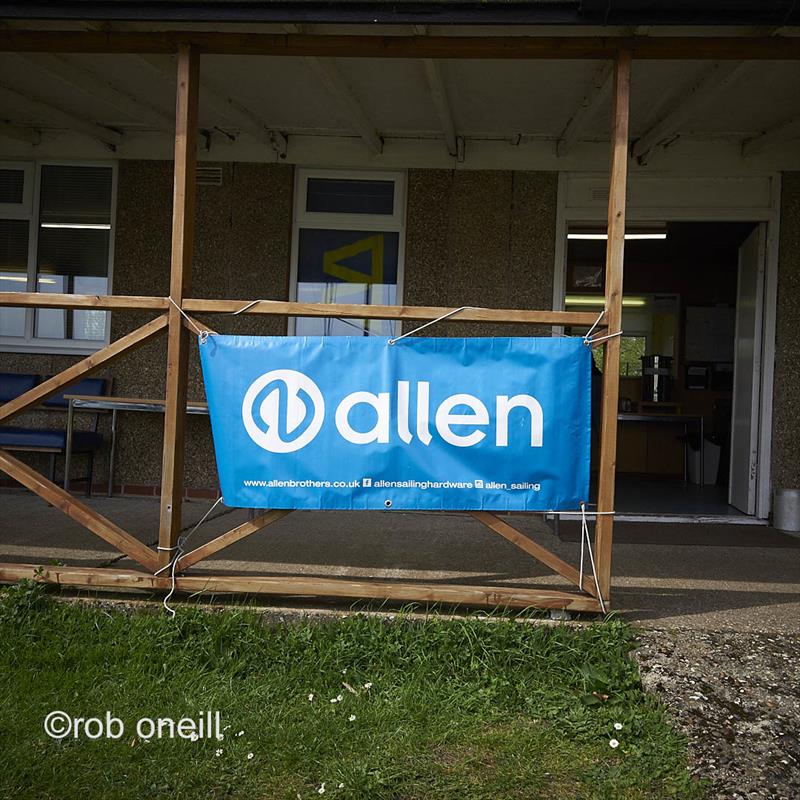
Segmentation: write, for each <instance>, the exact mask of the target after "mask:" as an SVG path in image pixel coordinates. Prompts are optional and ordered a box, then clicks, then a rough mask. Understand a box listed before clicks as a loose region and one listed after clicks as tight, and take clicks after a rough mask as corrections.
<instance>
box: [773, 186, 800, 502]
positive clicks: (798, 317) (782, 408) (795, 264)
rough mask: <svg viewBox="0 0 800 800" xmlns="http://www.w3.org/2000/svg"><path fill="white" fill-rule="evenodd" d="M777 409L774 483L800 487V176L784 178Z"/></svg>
mask: <svg viewBox="0 0 800 800" xmlns="http://www.w3.org/2000/svg"><path fill="white" fill-rule="evenodd" d="M781 194H782V196H781V222H780V225H781V229H780V252H779V269H778V308H777V320H776V322H777V324H776V332H775V392H774V397H773V410H772V485H773V487H777V488H800V172H788V173H784V174H783V181H782V193H781Z"/></svg>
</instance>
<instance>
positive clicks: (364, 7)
mask: <svg viewBox="0 0 800 800" xmlns="http://www.w3.org/2000/svg"><path fill="white" fill-rule="evenodd" d="M0 17H5V18H7V19H18V20H20V19H25V20H64V21H67V20H96V21H102V20H108V21H127V22H177V23H191V22H219V23H224V22H239V23H242V22H252V23H256V22H273V23H275V22H296V23H322V24H324V23H328V24H336V23H351V24H352V23H357V24H374V23H380V24H406V25H408V24H428V25H458V24H461V25H473V24H475V25H477V24H481V25H492V24H497V25H768V26H781V25H792V24H794V25H798V24H800V3H797V2H795V0H693V1H692V2H689V0H684V2H674V1H673V2H668V1H667V0H538V1H535V0H496V1H495V2H488V1H487V0H478V1H476V2H468V1H467V2H465V1H464V0H438V1H437V2H408V0H373V2H341V0H340V2H316V1H315V0H306V2H303V0H299V1H298V0H295V2H280V1H278V2H264V0H235V1H233V2H228V1H227V0H206V2H184V1H182V0H141V1H140V2H131V1H130V0H72V2H53V1H52V0H50V1H49V2H45V1H43V0H28V1H27V2H0Z"/></svg>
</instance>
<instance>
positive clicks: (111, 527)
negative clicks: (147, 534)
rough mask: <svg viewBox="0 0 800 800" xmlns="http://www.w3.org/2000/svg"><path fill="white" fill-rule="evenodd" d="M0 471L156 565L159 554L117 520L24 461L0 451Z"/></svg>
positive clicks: (135, 556) (126, 550)
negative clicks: (121, 525)
mask: <svg viewBox="0 0 800 800" xmlns="http://www.w3.org/2000/svg"><path fill="white" fill-rule="evenodd" d="M0 470H2V471H3V472H5V473H6V474H7V475H10V476H11V477H12V478H14V480H16V481H19V482H20V483H21V484H22V485H23V486H24V487H25V488H27V489H30V491H32V492H34V493H35V494H38V495H39V497H41V498H42V499H43V500H46V501H47V502H48V503H50V504H51V505H52V506H54V507H55V508H57V509H58V510H59V511H63V512H64V513H65V514H66V515H67V516H68V517H69V518H70V519H73V520H75V522H78V523H79V524H81V525H83V527H84V528H88V529H89V530H90V531H91V532H92V533H94V534H97V536H99V537H100V538H101V539H103V540H105V541H106V542H108V543H109V544H110V545H112V546H114V547H116V548H117V550H119V551H120V552H121V553H124V554H125V555H126V556H128V557H129V558H132V559H133V560H134V561H136V562H137V563H138V564H141V565H142V566H143V567H145V569H151V570H153V569H155V568H156V562H157V558H156V554H155V552H153V550H151V549H150V548H149V547H148V546H147V545H145V544H143V543H142V542H140V541H139V540H138V539H136V538H134V537H133V536H131V535H130V534H129V533H128V532H127V531H124V530H123V529H122V528H120V527H119V525H117V524H116V523H114V522H111V520H109V519H106V518H105V517H104V516H103V515H102V514H98V513H97V512H96V511H95V510H94V509H93V508H90V507H89V506H87V505H86V504H85V503H82V502H81V501H80V500H78V499H77V498H76V497H73V496H72V495H71V494H70V493H69V492H66V491H64V489H62V488H61V487H60V486H56V485H55V484H54V483H52V482H51V481H49V480H47V478H45V477H44V476H43V475H40V474H39V473H38V472H36V470H34V469H31V468H30V467H29V466H28V465H27V464H23V463H22V461H19V460H17V459H16V458H14V457H13V456H11V455H9V454H8V453H7V452H6V451H5V450H0ZM21 522H22V521H21ZM24 524H28V525H30V524H31V521H30V520H28V521H27V523H24Z"/></svg>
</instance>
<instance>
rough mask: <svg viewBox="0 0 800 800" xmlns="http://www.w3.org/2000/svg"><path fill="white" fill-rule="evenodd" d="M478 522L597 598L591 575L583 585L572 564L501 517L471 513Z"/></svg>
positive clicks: (486, 513)
mask: <svg viewBox="0 0 800 800" xmlns="http://www.w3.org/2000/svg"><path fill="white" fill-rule="evenodd" d="M470 513H471V514H472V516H473V517H475V519H477V520H478V522H482V523H483V524H484V525H485V526H486V527H487V528H491V529H492V530H493V531H494V532H495V533H499V534H500V536H502V537H503V538H504V539H508V541H509V542H511V544H513V545H516V546H517V547H519V549H520V550H524V551H525V552H526V553H527V554H528V555H531V556H533V557H534V558H535V559H536V560H537V561H541V562H542V564H544V565H545V566H547V567H550V569H552V570H553V572H557V573H558V574H559V575H561V577H562V578H566V579H567V580H568V581H570V583H574V584H575V585H576V586H578V587H580V588H581V589H583V591H584V592H588V593H589V594H590V595H592V597H597V588H596V587H595V585H594V580H593V579H592V576H591V575H584V576H583V584H581V574H580V572H579V571H578V570H577V569H575V567H573V566H572V565H571V564H568V563H567V562H566V561H564V559H563V558H560V557H559V556H557V555H556V554H555V553H553V552H551V551H550V550H548V549H547V548H546V547H542V545H540V544H537V543H536V542H534V541H533V540H532V539H529V538H528V537H527V536H525V534H523V533H520V532H519V531H518V530H517V529H516V528H514V527H512V526H511V525H509V524H508V523H507V522H503V520H501V519H500V518H499V517H497V516H495V515H494V514H491V513H489V512H488V511H471V512H470Z"/></svg>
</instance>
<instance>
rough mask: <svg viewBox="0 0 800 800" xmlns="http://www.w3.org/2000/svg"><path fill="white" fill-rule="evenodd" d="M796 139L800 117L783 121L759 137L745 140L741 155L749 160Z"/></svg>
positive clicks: (799, 131)
mask: <svg viewBox="0 0 800 800" xmlns="http://www.w3.org/2000/svg"><path fill="white" fill-rule="evenodd" d="M797 138H800V116H797V117H792V118H790V119H787V120H784V121H783V122H780V123H778V124H777V125H775V127H773V128H770V129H769V130H768V131H764V133H762V134H760V135H759V136H754V137H753V138H752V139H747V141H745V142H744V143H743V144H742V155H743V156H744V157H745V158H750V157H751V156H754V155H757V154H758V153H763V152H764V151H766V150H770V149H771V148H773V147H777V146H779V145H781V144H783V143H785V142H787V141H790V140H792V139H797Z"/></svg>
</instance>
